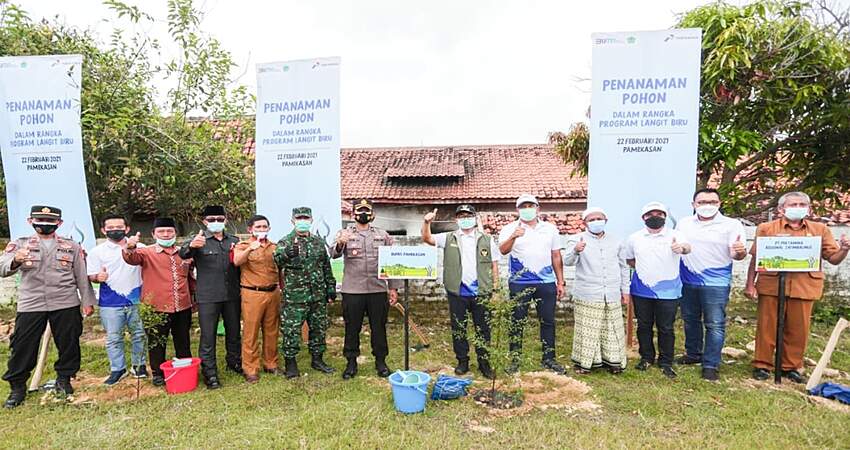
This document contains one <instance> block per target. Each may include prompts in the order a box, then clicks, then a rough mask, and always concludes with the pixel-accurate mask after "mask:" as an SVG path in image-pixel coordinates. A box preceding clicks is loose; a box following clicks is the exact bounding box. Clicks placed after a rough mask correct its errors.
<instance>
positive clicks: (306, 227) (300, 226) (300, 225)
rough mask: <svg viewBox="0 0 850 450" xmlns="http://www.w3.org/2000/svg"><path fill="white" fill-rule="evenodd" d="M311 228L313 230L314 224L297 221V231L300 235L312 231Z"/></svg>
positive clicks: (307, 221) (306, 221)
mask: <svg viewBox="0 0 850 450" xmlns="http://www.w3.org/2000/svg"><path fill="white" fill-rule="evenodd" d="M310 228H313V222H312V221H309V220H296V221H295V231H297V232H299V233H306V232H308V231H310Z"/></svg>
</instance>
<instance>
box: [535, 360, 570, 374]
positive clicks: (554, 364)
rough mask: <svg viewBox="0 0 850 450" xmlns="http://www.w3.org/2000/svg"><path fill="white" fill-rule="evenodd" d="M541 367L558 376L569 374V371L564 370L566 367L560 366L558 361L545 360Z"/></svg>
mask: <svg viewBox="0 0 850 450" xmlns="http://www.w3.org/2000/svg"><path fill="white" fill-rule="evenodd" d="M541 365H542V366H543V368H544V369H549V370H551V371H552V372H555V373H557V374H558V375H563V374H565V373H567V369H564V366H562V365H560V364H558V361H555V360H554V359H544V360H543V362H542V363H541Z"/></svg>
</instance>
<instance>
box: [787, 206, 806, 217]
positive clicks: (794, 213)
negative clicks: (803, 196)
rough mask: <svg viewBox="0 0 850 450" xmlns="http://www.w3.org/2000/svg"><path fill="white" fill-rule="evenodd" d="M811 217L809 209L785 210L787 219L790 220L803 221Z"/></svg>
mask: <svg viewBox="0 0 850 450" xmlns="http://www.w3.org/2000/svg"><path fill="white" fill-rule="evenodd" d="M808 215H809V208H808V207H805V206H803V207H798V208H785V218H786V219H788V220H803V219H805V218H806V216H808Z"/></svg>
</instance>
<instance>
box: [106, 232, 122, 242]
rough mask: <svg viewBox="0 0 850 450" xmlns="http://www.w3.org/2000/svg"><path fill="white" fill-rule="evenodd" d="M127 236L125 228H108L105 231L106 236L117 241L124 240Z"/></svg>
mask: <svg viewBox="0 0 850 450" xmlns="http://www.w3.org/2000/svg"><path fill="white" fill-rule="evenodd" d="M126 236H127V231H126V230H109V231H107V232H106V237H108V238H109V239H110V240H112V241H115V242H118V241H121V240H124V237H126Z"/></svg>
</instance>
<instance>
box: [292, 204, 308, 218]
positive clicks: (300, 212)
mask: <svg viewBox="0 0 850 450" xmlns="http://www.w3.org/2000/svg"><path fill="white" fill-rule="evenodd" d="M292 217H313V210H312V209H310V207H309V206H299V207H297V208H292Z"/></svg>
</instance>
